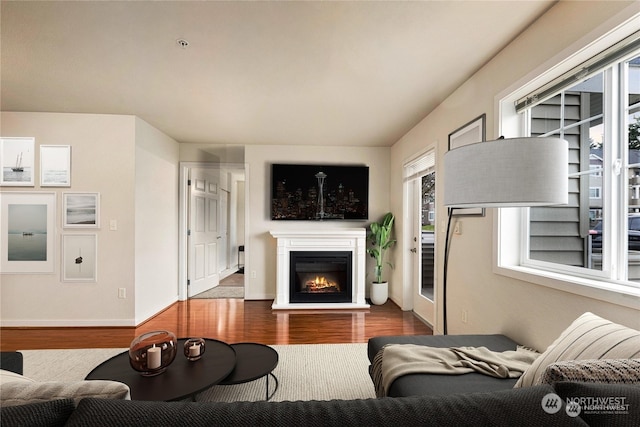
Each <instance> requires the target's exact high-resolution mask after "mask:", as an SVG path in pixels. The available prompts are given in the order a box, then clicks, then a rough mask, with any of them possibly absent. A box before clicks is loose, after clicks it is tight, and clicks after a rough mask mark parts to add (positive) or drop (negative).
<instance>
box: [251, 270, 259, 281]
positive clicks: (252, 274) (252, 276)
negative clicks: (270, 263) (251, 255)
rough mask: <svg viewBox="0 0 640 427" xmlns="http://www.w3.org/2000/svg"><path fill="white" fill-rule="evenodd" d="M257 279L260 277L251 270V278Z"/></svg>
mask: <svg viewBox="0 0 640 427" xmlns="http://www.w3.org/2000/svg"><path fill="white" fill-rule="evenodd" d="M256 277H258V275H257V274H256V271H255V270H251V278H252V279H255V278H256Z"/></svg>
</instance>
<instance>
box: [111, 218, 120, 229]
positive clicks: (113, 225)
mask: <svg viewBox="0 0 640 427" xmlns="http://www.w3.org/2000/svg"><path fill="white" fill-rule="evenodd" d="M117 229H118V220H117V219H112V220H111V221H109V230H111V231H116V230H117Z"/></svg>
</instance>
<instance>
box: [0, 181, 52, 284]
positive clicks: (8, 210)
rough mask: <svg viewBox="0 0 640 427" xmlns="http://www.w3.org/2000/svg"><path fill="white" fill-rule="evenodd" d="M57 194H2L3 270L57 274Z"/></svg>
mask: <svg viewBox="0 0 640 427" xmlns="http://www.w3.org/2000/svg"><path fill="white" fill-rule="evenodd" d="M55 212H56V194H55V193H37V192H28V193H22V192H14V191H12V192H2V193H0V230H2V235H1V236H0V240H1V243H0V244H1V248H0V254H1V257H2V260H1V262H0V273H26V274H33V273H53V272H54V268H55V266H54V257H55V254H54V241H55V236H56V226H55V224H56V223H55Z"/></svg>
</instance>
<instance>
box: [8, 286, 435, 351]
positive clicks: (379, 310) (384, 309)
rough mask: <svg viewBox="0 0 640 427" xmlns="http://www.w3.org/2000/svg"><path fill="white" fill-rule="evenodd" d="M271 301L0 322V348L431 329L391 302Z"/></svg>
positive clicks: (339, 336) (292, 340)
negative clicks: (62, 324)
mask: <svg viewBox="0 0 640 427" xmlns="http://www.w3.org/2000/svg"><path fill="white" fill-rule="evenodd" d="M271 304H272V301H271V300H268V301H245V300H242V299H192V300H189V301H182V302H178V303H176V304H174V305H172V306H171V307H169V308H168V309H166V310H165V311H163V312H162V313H160V314H158V315H157V316H155V317H154V318H152V319H150V320H149V321H147V322H145V323H144V324H142V325H140V326H138V327H137V328H124V327H120V328H108V327H99V328H91V327H78V328H1V329H0V350H2V351H11V350H32V349H54V348H122V347H128V346H129V344H130V343H131V340H133V338H135V337H136V336H138V335H140V334H142V333H144V332H149V331H153V330H158V329H166V330H170V331H172V332H174V333H175V334H176V335H177V336H178V337H187V336H192V337H204V338H215V339H219V340H222V341H226V342H229V343H234V342H259V343H263V344H321V343H323V344H337V343H366V342H367V340H368V339H369V338H371V337H373V336H380V335H431V334H432V333H433V332H432V330H431V328H430V327H429V326H427V325H426V324H425V323H423V322H422V321H421V320H420V319H419V318H417V317H416V316H415V315H413V314H412V313H411V312H403V311H402V310H400V308H399V307H398V306H397V305H395V304H394V303H393V302H391V301H388V302H387V303H386V304H384V305H381V306H375V305H372V306H371V308H370V309H364V310H315V311H311V310H309V311H307V310H288V311H283V310H277V311H274V310H272V309H271Z"/></svg>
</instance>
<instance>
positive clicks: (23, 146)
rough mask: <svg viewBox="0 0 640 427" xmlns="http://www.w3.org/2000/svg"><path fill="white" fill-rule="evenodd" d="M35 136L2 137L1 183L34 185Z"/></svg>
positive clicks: (0, 151)
mask: <svg viewBox="0 0 640 427" xmlns="http://www.w3.org/2000/svg"><path fill="white" fill-rule="evenodd" d="M34 146H35V139H34V138H0V166H1V167H2V175H1V176H0V185H4V186H7V187H33V186H34V183H33V182H34V181H33V174H34V167H33V164H34V153H33V151H34Z"/></svg>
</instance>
